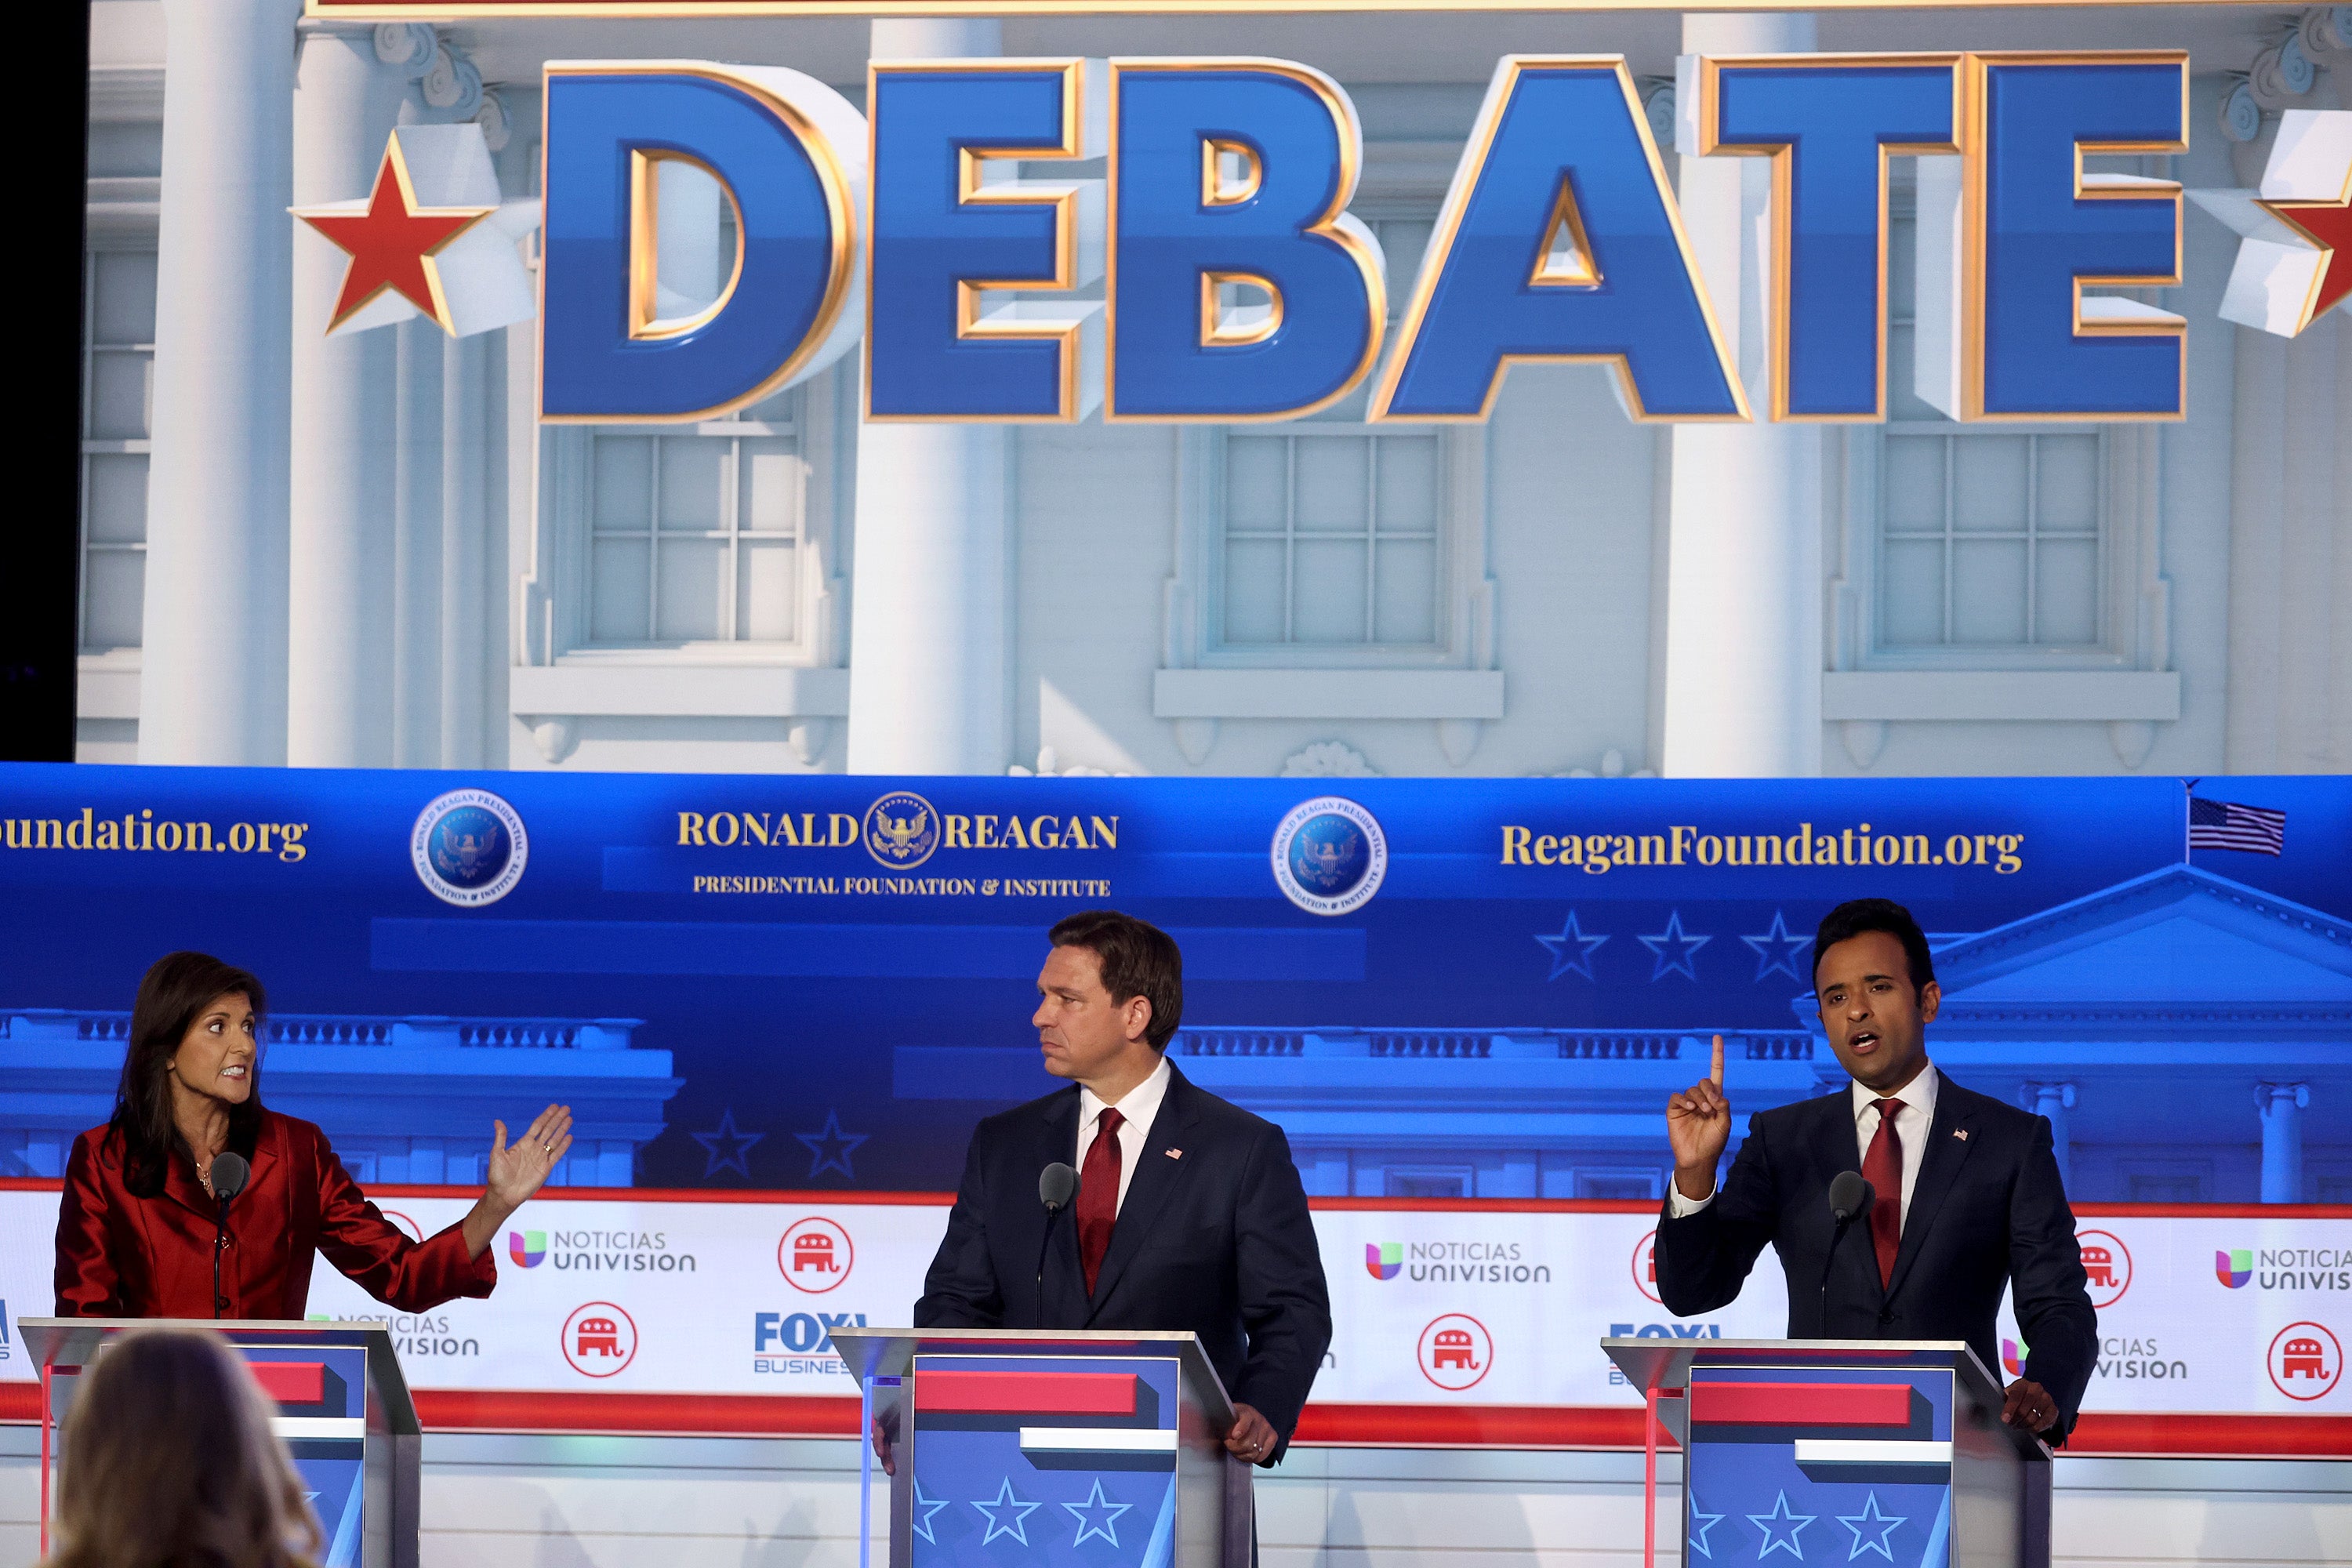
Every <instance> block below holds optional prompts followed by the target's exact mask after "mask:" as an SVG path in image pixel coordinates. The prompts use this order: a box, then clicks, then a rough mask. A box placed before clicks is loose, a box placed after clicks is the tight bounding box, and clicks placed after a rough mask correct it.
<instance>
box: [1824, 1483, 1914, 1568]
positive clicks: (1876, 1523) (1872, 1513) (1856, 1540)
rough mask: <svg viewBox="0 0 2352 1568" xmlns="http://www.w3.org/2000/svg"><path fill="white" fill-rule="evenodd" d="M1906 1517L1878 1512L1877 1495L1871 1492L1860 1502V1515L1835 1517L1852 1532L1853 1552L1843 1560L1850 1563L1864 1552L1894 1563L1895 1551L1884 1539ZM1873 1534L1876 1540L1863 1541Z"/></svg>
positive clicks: (1892, 1532) (1847, 1554)
mask: <svg viewBox="0 0 2352 1568" xmlns="http://www.w3.org/2000/svg"><path fill="white" fill-rule="evenodd" d="M1907 1517H1908V1516H1907V1515H1903V1514H1888V1513H1881V1512H1879V1511H1878V1494H1877V1493H1876V1492H1872V1493H1870V1494H1869V1495H1867V1496H1865V1497H1864V1499H1863V1500H1862V1511H1861V1512H1860V1513H1856V1514H1843V1513H1842V1514H1839V1515H1838V1516H1837V1521H1838V1522H1839V1523H1840V1524H1843V1525H1844V1526H1845V1527H1846V1528H1847V1529H1848V1530H1851V1531H1853V1551H1851V1552H1847V1553H1846V1554H1845V1560H1846V1561H1847V1562H1849V1563H1851V1562H1853V1560H1854V1559H1855V1558H1857V1557H1859V1556H1861V1555H1862V1554H1863V1553H1864V1552H1877V1553H1878V1554H1879V1555H1880V1556H1881V1557H1884V1558H1885V1559H1886V1560H1887V1561H1888V1562H1889V1563H1892V1562H1894V1561H1895V1549H1894V1548H1893V1547H1891V1546H1889V1545H1888V1544H1887V1543H1886V1538H1887V1537H1888V1536H1890V1535H1892V1534H1894V1533H1895V1526H1896V1525H1898V1524H1901V1523H1903V1522H1904V1521H1905V1520H1906V1518H1907ZM1864 1526H1867V1527H1868V1529H1867V1530H1865V1529H1864ZM1873 1532H1874V1533H1875V1534H1876V1535H1877V1537H1878V1539H1877V1540H1875V1541H1864V1539H1863V1536H1864V1535H1865V1534H1868V1533H1873Z"/></svg>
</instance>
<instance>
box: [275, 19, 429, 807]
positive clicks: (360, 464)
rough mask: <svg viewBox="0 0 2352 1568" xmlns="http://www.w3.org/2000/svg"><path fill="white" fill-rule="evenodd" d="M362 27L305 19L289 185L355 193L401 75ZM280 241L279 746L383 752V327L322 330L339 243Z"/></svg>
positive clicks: (386, 515)
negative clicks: (290, 255)
mask: <svg viewBox="0 0 2352 1568" xmlns="http://www.w3.org/2000/svg"><path fill="white" fill-rule="evenodd" d="M374 33H375V29H374V27H373V26H369V25H364V24H350V23H317V22H306V23H304V24H303V25H302V48H301V56H300V58H299V63H298V64H297V66H296V68H295V92H294V200H295V202H296V203H297V204H299V205H308V204H310V203H314V202H333V201H349V200H352V199H354V198H357V197H361V196H364V195H367V194H368V193H369V191H370V190H371V189H372V188H373V184H374V182H375V171H376V165H377V163H379V162H380V161H381V160H382V159H383V147H384V142H385V141H386V139H387V138H389V137H390V135H391V134H392V126H393V120H394V115H395V114H396V113H397V112H398V110H399V106H400V100H401V96H402V93H403V90H404V88H405V86H406V83H405V80H404V78H403V77H402V76H401V74H400V73H399V72H398V71H397V70H395V69H394V68H390V67H387V66H385V65H383V63H382V62H380V61H379V60H378V59H377V58H376V55H375V45H374ZM294 243H295V248H294V318H293V325H294V374H293V387H294V408H293V441H294V450H293V464H292V482H291V485H290V494H289V510H290V513H291V517H290V528H289V552H288V553H289V566H290V570H289V585H288V594H289V602H288V605H287V615H286V625H287V633H288V637H287V641H288V679H287V713H286V760H287V761H288V762H289V763H292V764H293V765H294V766H296V767H383V766H386V765H388V764H389V763H391V762H392V760H393V745H392V739H393V701H392V687H393V626H394V616H393V610H394V594H393V581H394V560H395V556H394V538H393V536H394V521H393V520H394V493H393V491H394V461H393V454H394V417H395V406H396V405H395V398H394V359H395V342H396V340H395V337H394V333H393V332H390V331H384V330H383V329H382V328H378V329H377V330H375V331H366V332H360V333H357V334H354V335H351V336H346V337H340V338H330V337H328V336H327V335H326V331H327V322H328V321H329V320H330V319H331V317H332V315H333V313H334V303H335V296H336V293H337V291H338V290H339V289H341V286H342V280H343V267H344V262H345V259H346V258H345V257H344V255H343V253H342V252H341V250H339V249H337V248H336V247H334V246H332V245H331V244H329V243H328V242H327V241H326V239H325V238H323V237H320V236H319V235H317V234H314V233H310V232H308V231H307V230H306V231H305V232H304V233H302V234H299V235H298V236H296V237H295V242H294Z"/></svg>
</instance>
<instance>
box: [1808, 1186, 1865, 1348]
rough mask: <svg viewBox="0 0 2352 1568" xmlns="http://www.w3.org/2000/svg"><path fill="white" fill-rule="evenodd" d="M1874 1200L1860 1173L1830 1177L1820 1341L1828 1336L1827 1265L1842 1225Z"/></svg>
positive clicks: (1841, 1236)
mask: <svg viewBox="0 0 2352 1568" xmlns="http://www.w3.org/2000/svg"><path fill="white" fill-rule="evenodd" d="M1877 1201H1878V1189H1877V1188H1875V1187H1874V1186H1872V1185H1871V1184H1870V1183H1869V1181H1868V1179H1867V1178H1865V1177H1864V1175H1863V1173H1861V1172H1860V1171H1840V1172H1839V1173H1837V1174H1836V1175H1834V1176H1832V1177H1831V1178H1830V1214H1831V1215H1832V1217H1833V1218H1835V1219H1836V1221H1837V1230H1836V1232H1835V1233H1834V1234H1833V1235H1832V1236H1831V1237H1830V1249H1829V1252H1828V1254H1827V1255H1826V1256H1825V1257H1823V1258H1822V1338H1823V1339H1827V1338H1829V1337H1830V1266H1831V1265H1832V1264H1833V1263H1835V1262H1836V1261H1837V1249H1838V1243H1839V1242H1841V1241H1843V1240H1844V1239H1845V1232H1846V1226H1850V1225H1852V1224H1853V1222H1854V1221H1856V1220H1858V1219H1861V1218H1864V1216H1866V1215H1868V1214H1869V1213H1870V1209H1871V1205H1873V1204H1874V1203H1876V1202H1877Z"/></svg>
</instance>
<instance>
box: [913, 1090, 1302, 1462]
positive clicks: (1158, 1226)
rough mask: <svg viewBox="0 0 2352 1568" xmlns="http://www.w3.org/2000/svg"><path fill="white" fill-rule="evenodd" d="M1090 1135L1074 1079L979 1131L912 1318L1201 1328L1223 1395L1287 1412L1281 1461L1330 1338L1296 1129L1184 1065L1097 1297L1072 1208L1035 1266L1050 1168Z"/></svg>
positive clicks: (1122, 1213) (1280, 1430) (970, 1324)
mask: <svg viewBox="0 0 2352 1568" xmlns="http://www.w3.org/2000/svg"><path fill="white" fill-rule="evenodd" d="M1077 1144H1078V1089H1077V1086H1076V1084H1073V1085H1071V1086H1070V1087H1069V1088H1067V1089H1061V1090H1059V1091H1057V1092H1055V1093H1053V1094H1049V1095H1047V1096H1046V1097H1045V1099H1043V1100H1032V1101H1030V1102H1029V1103H1028V1104H1027V1105H1024V1106H1021V1107H1018V1108H1017V1109H1015V1110H1007V1111H1004V1112H1003V1113H1002V1114H1000V1115H996V1116H992V1117H990V1118H988V1119H987V1120H986V1121H982V1123H981V1124H980V1126H979V1127H978V1128H977V1129H976V1130H974V1131H973V1133H972V1136H971V1152H970V1153H969V1154H968V1155H966V1156H965V1159H964V1168H963V1182H962V1184H961V1186H959V1187H958V1188H957V1190H956V1201H955V1209H954V1211H953V1212H952V1213H951V1214H950V1215H949V1216H948V1234H947V1237H946V1239H945V1240H943V1241H941V1242H940V1251H939V1256H938V1257H937V1258H933V1259H932V1260H931V1271H930V1273H929V1276H928V1277H927V1278H926V1279H924V1281H923V1299H922V1300H919V1301H918V1302H916V1303H915V1326H916V1327H917V1328H923V1329H1139V1330H1142V1329H1160V1330H1174V1329H1190V1330H1191V1331H1192V1332H1194V1333H1196V1334H1198V1335H1200V1336H1201V1347H1202V1349H1203V1350H1204V1351H1206V1352H1208V1356H1209V1361H1210V1363H1211V1364H1213V1365H1214V1366H1215V1367H1216V1369H1217V1375H1218V1376H1219V1377H1220V1378H1223V1380H1224V1384H1225V1391H1226V1393H1228V1394H1231V1395H1232V1396H1233V1398H1234V1401H1235V1402H1236V1403H1238V1404H1242V1405H1250V1406H1252V1407H1254V1408H1255V1410H1256V1411H1257V1412H1258V1414H1260V1415H1264V1416H1265V1418H1266V1419H1267V1420H1268V1421H1270V1422H1272V1423H1273V1424H1274V1429H1275V1432H1276V1436H1278V1437H1279V1439H1280V1441H1279V1443H1277V1445H1276V1448H1275V1451H1274V1453H1273V1454H1272V1455H1270V1456H1268V1458H1266V1460H1265V1463H1267V1464H1272V1463H1273V1462H1274V1461H1275V1459H1276V1458H1280V1457H1281V1454H1282V1451H1283V1449H1284V1448H1285V1447H1287V1446H1288V1444H1289V1441H1290V1434H1291V1431H1292V1429H1293V1428H1294V1427H1296V1426H1297V1424H1298V1411H1299V1407H1300V1406H1301V1405H1305V1404H1306V1403H1307V1388H1308V1386H1309V1385H1310V1384H1313V1383H1314V1381H1315V1373H1316V1372H1317V1371H1318V1369H1319V1368H1320V1367H1321V1366H1322V1364H1323V1352H1324V1350H1325V1349H1326V1348H1327V1347H1328V1345H1329V1344H1330V1342H1331V1298H1330V1294H1329V1292H1328V1289H1326V1288H1325V1286H1324V1282H1323V1258H1322V1254H1321V1252H1320V1251H1319V1250H1318V1248H1317V1247H1316V1245H1315V1226H1314V1222H1313V1220H1312V1219H1311V1218H1310V1217H1309V1215H1308V1214H1307V1191H1306V1189H1305V1188H1304V1187H1303V1186H1301V1185H1300V1184H1299V1180H1298V1168H1297V1166H1296V1165H1294V1164H1292V1163H1291V1159H1290V1142H1289V1140H1288V1139H1286V1138H1285V1137H1284V1136H1283V1135H1282V1129H1281V1128H1279V1127H1276V1125H1275V1124H1274V1123H1273V1122H1271V1121H1265V1120H1264V1119H1262V1118H1260V1117H1256V1116H1253V1115H1251V1114H1250V1113H1249V1112H1248V1111H1246V1110H1243V1109H1241V1107H1239V1106H1237V1105H1232V1104H1228V1103H1227V1102H1226V1101H1224V1100H1219V1099H1218V1098H1217V1097H1216V1096H1215V1095H1213V1094H1209V1093H1207V1092H1205V1091H1203V1090H1202V1089H1197V1088H1195V1087H1193V1085H1192V1083H1191V1082H1190V1081H1189V1080H1187V1079H1186V1078H1185V1077H1184V1075H1183V1074H1182V1073H1181V1072H1179V1071H1177V1070H1176V1069H1175V1065H1174V1064H1173V1063H1171V1064H1170V1066H1169V1082H1168V1093H1167V1097H1166V1098H1165V1099H1163V1100H1161V1101H1160V1114H1159V1115H1158V1116H1156V1117H1155V1118H1153V1119H1152V1122H1151V1132H1150V1138H1149V1139H1148V1140H1147V1141H1146V1143H1145V1146H1144V1150H1143V1153H1142V1155H1141V1156H1140V1157H1139V1160H1138V1161H1137V1163H1136V1168H1135V1173H1134V1175H1133V1177H1132V1178H1130V1180H1129V1183H1128V1188H1127V1201H1126V1202H1125V1203H1123V1204H1121V1205H1119V1213H1118V1226H1117V1227H1116V1228H1114V1229H1113V1230H1112V1232H1111V1237H1110V1250H1109V1251H1108V1252H1107V1253H1105V1254H1104V1255H1103V1261H1102V1269H1101V1271H1100V1273H1098V1274H1097V1276H1096V1278H1095V1292H1094V1295H1093V1296H1092V1297H1091V1298H1089V1297H1088V1296H1087V1287H1086V1275H1085V1273H1084V1271H1083V1270H1082V1269H1081V1268H1079V1267H1078V1241H1077V1226H1076V1224H1075V1223H1073V1221H1074V1218H1075V1216H1074V1215H1072V1214H1071V1213H1070V1212H1069V1210H1067V1209H1065V1210H1064V1211H1063V1212H1062V1213H1061V1214H1060V1215H1056V1216H1055V1218H1054V1219H1053V1221H1052V1225H1053V1233H1054V1234H1053V1240H1052V1245H1051V1247H1049V1248H1048V1250H1047V1251H1046V1254H1045V1280H1044V1284H1043V1288H1042V1289H1041V1288H1040V1285H1039V1281H1038V1278H1037V1252H1038V1248H1039V1247H1040V1246H1041V1245H1043V1244H1044V1243H1045V1228H1046V1224H1047V1220H1046V1216H1045V1207H1044V1205H1042V1204H1040V1203H1039V1202H1038V1200H1037V1173H1039V1172H1040V1171H1042V1170H1044V1169H1045V1167H1046V1166H1047V1165H1050V1164H1052V1163H1055V1161H1060V1162H1062V1163H1065V1164H1067V1163H1071V1162H1072V1161H1073V1160H1075V1159H1076V1153H1077ZM1180 1151H1181V1153H1180ZM1171 1155H1175V1156H1176V1157H1173V1158H1171Z"/></svg>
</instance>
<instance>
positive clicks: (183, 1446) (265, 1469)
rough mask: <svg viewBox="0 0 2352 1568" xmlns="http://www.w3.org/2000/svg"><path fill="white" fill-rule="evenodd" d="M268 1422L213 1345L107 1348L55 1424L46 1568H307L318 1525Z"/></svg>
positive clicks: (232, 1360) (177, 1338)
mask: <svg viewBox="0 0 2352 1568" xmlns="http://www.w3.org/2000/svg"><path fill="white" fill-rule="evenodd" d="M269 1419H270V1405H269V1401H268V1397H267V1396H266V1395H264V1394H262V1392H261V1389H260V1386H259V1385H258V1384H256V1383H255V1382H254V1380H253V1374H252V1373H249V1372H247V1370H246V1368H245V1363H243V1362H242V1361H240V1360H239V1359H238V1358H237V1354H236V1352H235V1351H233V1350H231V1349H230V1348H229V1347H228V1343H227V1342H226V1341H225V1340H223V1339H222V1338H221V1337H220V1336H219V1335H217V1334H215V1333H212V1332H211V1331H207V1330H204V1329H138V1330H134V1331H131V1332H130V1333H127V1334H124V1335H122V1336H121V1338H120V1339H116V1340H114V1341H112V1342H109V1343H108V1344H107V1346H106V1347H105V1349H103V1350H102V1351H100V1352H99V1355H98V1358H97V1364H96V1365H95V1366H93V1367H91V1368H90V1370H89V1372H87V1373H84V1374H83V1375H82V1376H81V1378H80V1379H79V1387H78V1388H77V1389H76V1391H75V1393H74V1398H73V1406H72V1409H71V1410H70V1412H69V1413H68V1415H67V1417H66V1431H65V1455H64V1468H63V1469H62V1471H61V1473H60V1475H59V1477H58V1493H57V1514H56V1522H57V1552H56V1554H55V1555H54V1556H52V1557H51V1558H50V1559H49V1564H48V1568H314V1565H315V1563H316V1562H317V1560H318V1557H319V1554H320V1532H319V1521H318V1520H317V1518H316V1517H315V1516H314V1515H313V1514H312V1513H311V1512H310V1504H309V1503H307V1502H305V1501H304V1500H303V1497H302V1491H303V1489H302V1483H301V1481H300V1479H299V1478H298V1477H297V1476H296V1474H295V1472H294V1465H293V1461H292V1460H291V1459H289V1458H288V1457H287V1453H286V1447H285V1445H284V1444H282V1443H280V1442H279V1441H278V1436H277V1434H276V1433H275V1432H273V1431H271V1430H270V1426H269Z"/></svg>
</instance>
